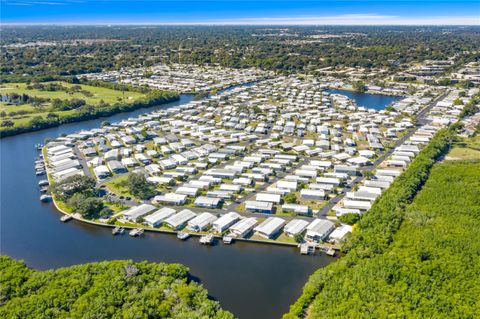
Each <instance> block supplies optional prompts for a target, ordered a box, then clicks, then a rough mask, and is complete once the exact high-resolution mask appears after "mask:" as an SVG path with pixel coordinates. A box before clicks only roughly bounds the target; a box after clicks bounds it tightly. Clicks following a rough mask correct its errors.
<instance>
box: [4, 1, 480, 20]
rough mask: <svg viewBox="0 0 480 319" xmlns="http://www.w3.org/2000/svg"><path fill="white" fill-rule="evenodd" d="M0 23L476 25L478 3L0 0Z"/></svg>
mask: <svg viewBox="0 0 480 319" xmlns="http://www.w3.org/2000/svg"><path fill="white" fill-rule="evenodd" d="M0 1H1V14H0V17H1V23H3V24H31V23H34V24H35V23H38V24H52V23H53V24H254V25H258V24H274V25H275V24H276V25H283V24H302V25H311V24H314V25H316V24H323V25H331V24H334V25H335V24H350V25H351V24H353V25H357V24H358V25H363V24H365V25H369V24H373V25H379V24H395V25H416V24H436V25H438V24H476V25H479V24H480V0H423V1H422V0H416V1H413V0H396V1H385V0H370V1H361V0H356V1H355V0H354V1H352V0H350V1H342V0H340V1H335V0H329V1H326V0H310V1H302V0H299V1H284V0H263V1H251V0H230V1H221V0H216V1H215V0H214V1H182V0H176V1H175V0H174V1H172V0H169V1H167V0H95V1H94V0H0Z"/></svg>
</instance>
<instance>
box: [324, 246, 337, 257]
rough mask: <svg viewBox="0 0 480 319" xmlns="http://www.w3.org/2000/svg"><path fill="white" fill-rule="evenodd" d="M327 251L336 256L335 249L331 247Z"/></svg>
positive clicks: (329, 254)
mask: <svg viewBox="0 0 480 319" xmlns="http://www.w3.org/2000/svg"><path fill="white" fill-rule="evenodd" d="M325 253H326V254H327V255H328V256H332V257H334V256H335V249H333V248H329V249H328V250H327V251H326V252H325Z"/></svg>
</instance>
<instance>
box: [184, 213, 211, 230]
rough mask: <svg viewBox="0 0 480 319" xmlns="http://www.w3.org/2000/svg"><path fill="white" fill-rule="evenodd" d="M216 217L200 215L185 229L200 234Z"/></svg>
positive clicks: (208, 214) (190, 221)
mask: <svg viewBox="0 0 480 319" xmlns="http://www.w3.org/2000/svg"><path fill="white" fill-rule="evenodd" d="M216 220H217V217H216V216H214V215H213V214H210V213H201V214H200V215H198V216H196V217H195V218H193V219H191V220H189V221H188V223H187V228H188V229H189V230H191V231H195V232H200V231H203V230H205V229H207V228H208V227H209V226H210V225H211V224H212V223H213V222H215V221H216Z"/></svg>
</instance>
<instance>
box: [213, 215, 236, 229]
mask: <svg viewBox="0 0 480 319" xmlns="http://www.w3.org/2000/svg"><path fill="white" fill-rule="evenodd" d="M239 219H240V215H239V214H237V213H235V212H230V213H227V214H225V215H222V216H221V217H220V218H219V219H217V220H216V221H214V222H213V229H214V230H215V231H216V232H217V233H223V232H224V231H225V230H227V229H228V228H229V227H230V226H232V225H233V224H234V223H236V222H237V221H238V220H239Z"/></svg>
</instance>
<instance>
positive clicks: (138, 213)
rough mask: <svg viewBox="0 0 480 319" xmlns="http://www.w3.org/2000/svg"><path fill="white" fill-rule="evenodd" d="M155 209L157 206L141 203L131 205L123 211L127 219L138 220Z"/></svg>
mask: <svg viewBox="0 0 480 319" xmlns="http://www.w3.org/2000/svg"><path fill="white" fill-rule="evenodd" d="M154 209H155V206H153V205H149V204H141V205H138V206H134V207H131V208H129V209H127V210H125V211H123V212H122V215H123V217H124V218H125V219H126V220H129V221H133V222H137V220H138V219H139V218H140V217H142V216H144V215H146V214H148V213H150V212H151V211H153V210H154Z"/></svg>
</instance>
